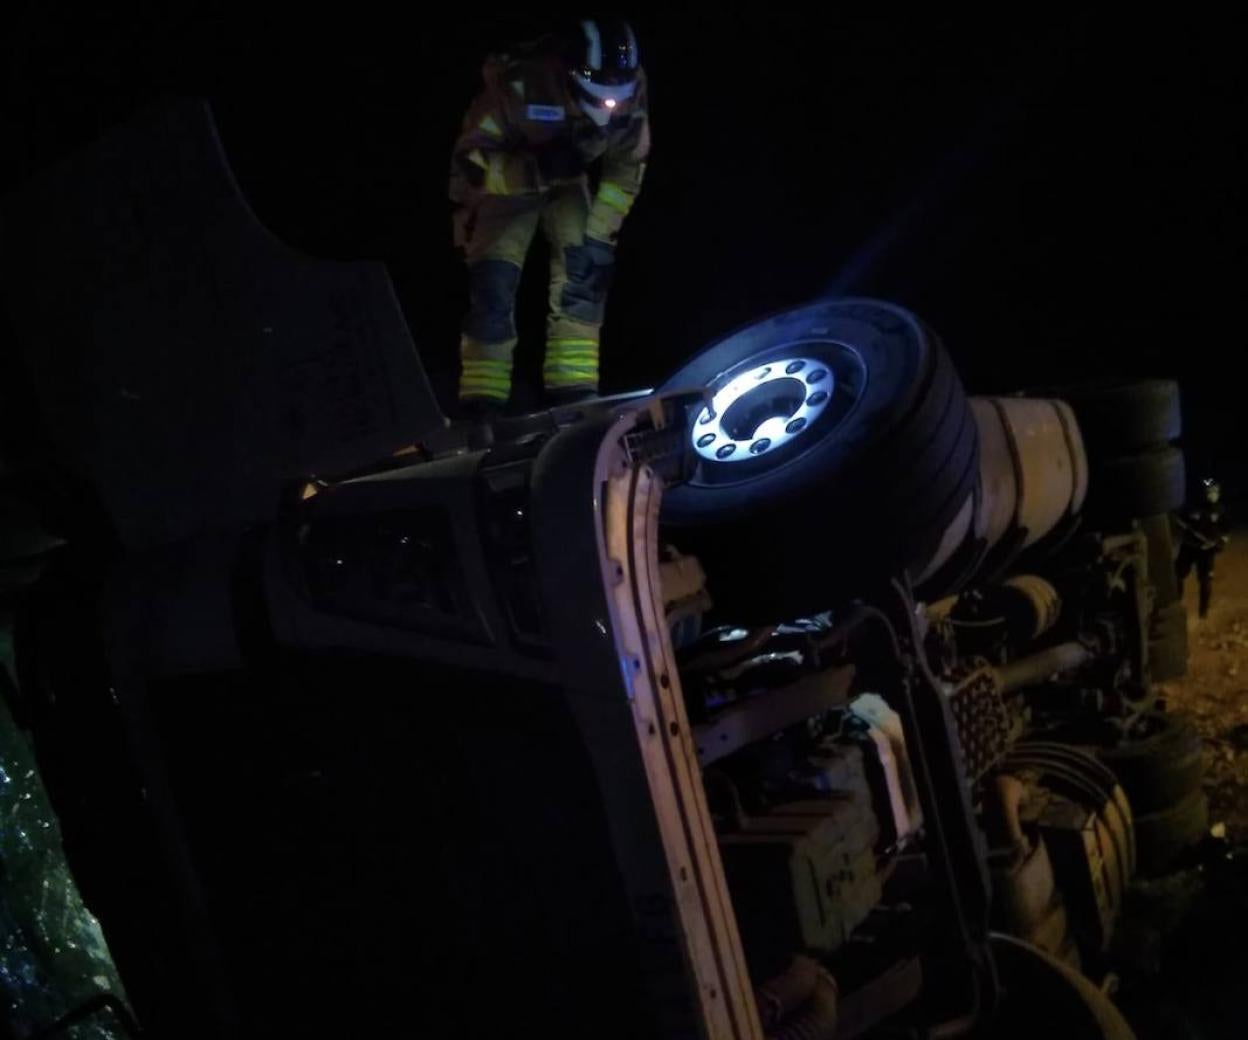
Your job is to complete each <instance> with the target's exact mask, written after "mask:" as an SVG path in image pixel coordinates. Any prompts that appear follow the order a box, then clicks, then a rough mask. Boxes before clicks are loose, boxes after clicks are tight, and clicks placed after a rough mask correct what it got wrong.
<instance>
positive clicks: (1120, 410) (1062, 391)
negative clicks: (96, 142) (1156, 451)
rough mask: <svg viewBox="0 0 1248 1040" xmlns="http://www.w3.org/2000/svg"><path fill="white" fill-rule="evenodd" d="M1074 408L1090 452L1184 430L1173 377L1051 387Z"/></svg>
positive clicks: (1123, 448)
mask: <svg viewBox="0 0 1248 1040" xmlns="http://www.w3.org/2000/svg"><path fill="white" fill-rule="evenodd" d="M1049 396H1052V397H1058V398H1061V399H1062V400H1064V401H1066V402H1067V403H1068V404H1069V405H1070V406H1071V408H1073V409H1074V412H1075V417H1076V418H1077V419H1078V420H1079V429H1080V431H1082V433H1083V439H1084V443H1086V444H1087V446H1088V452H1089V454H1091V455H1092V456H1093V457H1094V458H1107V457H1112V456H1117V455H1127V454H1131V453H1133V452H1138V451H1142V450H1144V449H1146V448H1154V447H1159V446H1161V445H1163V444H1167V443H1169V442H1170V441H1173V440H1176V439H1177V438H1178V437H1179V435H1180V434H1181V433H1182V432H1183V422H1182V414H1181V411H1180V408H1179V385H1178V384H1177V383H1176V382H1174V381H1173V380H1171V379H1142V380H1137V381H1131V382H1102V383H1090V384H1088V385H1085V386H1070V387H1060V388H1058V389H1055V390H1053V391H1051V392H1050V393H1049Z"/></svg>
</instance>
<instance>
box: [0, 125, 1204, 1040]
mask: <svg viewBox="0 0 1248 1040" xmlns="http://www.w3.org/2000/svg"><path fill="white" fill-rule="evenodd" d="M0 240H2V242H3V249H4V251H5V254H6V284H5V290H6V293H7V298H6V300H5V306H6V312H7V314H8V321H9V323H10V326H11V329H10V331H11V338H12V343H11V345H12V346H13V348H14V350H15V351H16V352H17V353H18V354H20V359H21V363H20V365H19V366H17V367H18V368H19V369H20V370H21V372H22V373H23V379H25V380H26V382H25V383H23V384H22V394H23V395H24V396H23V400H25V401H26V402H27V404H29V405H30V410H31V412H32V414H34V415H36V416H37V419H38V425H37V428H38V431H39V443H38V449H39V450H38V451H34V450H33V445H34V440H33V437H34V435H33V434H32V442H31V444H26V445H17V446H15V447H14V448H13V449H12V450H11V451H10V455H11V461H10V464H9V466H8V468H7V469H6V471H5V473H6V477H5V479H6V481H7V486H6V489H5V493H6V495H8V496H9V499H10V500H11V501H12V502H14V503H17V502H20V503H22V508H21V511H20V512H19V511H17V510H16V509H15V510H14V512H13V513H12V516H13V517H18V516H20V517H22V518H24V520H23V522H26V523H27V524H28V526H30V527H31V528H32V530H33V529H34V528H35V525H36V524H37V523H41V524H42V525H43V527H42V528H39V529H38V533H37V534H36V535H31V536H30V537H33V538H34V539H35V540H34V541H33V542H32V541H30V539H29V538H28V539H27V541H25V542H23V543H22V544H25V545H27V546H32V545H33V546H35V547H36V548H35V549H31V550H30V551H29V552H28V553H27V554H26V555H25V556H23V557H22V558H21V559H20V560H18V561H16V563H21V564H22V566H20V567H18V566H16V563H15V562H14V561H9V563H10V564H13V565H12V566H8V567H7V568H6V570H5V571H4V572H3V573H4V574H5V575H6V576H7V577H8V579H9V580H8V584H7V585H6V589H5V597H6V600H5V601H6V604H8V613H7V614H6V616H7V617H9V618H10V629H11V634H12V646H13V661H14V675H13V678H15V680H16V681H15V682H11V683H7V687H8V688H7V694H8V699H9V702H10V704H9V708H10V710H11V712H12V716H13V718H14V719H15V720H16V722H15V723H14V724H13V725H16V726H20V727H21V729H22V731H23V732H25V733H26V734H27V735H28V736H29V738H30V742H31V744H32V745H33V749H34V753H35V756H36V760H37V769H38V772H37V774H36V773H35V772H34V771H33V770H32V772H31V777H32V780H31V782H32V783H38V782H39V778H40V777H41V778H42V786H41V790H42V788H46V792H47V795H48V796H49V798H50V803H51V806H52V807H53V808H54V810H55V813H56V815H57V817H58V818H59V831H57V832H55V833H58V834H60V835H63V846H64V853H65V857H66V859H67V861H68V866H69V869H70V870H72V876H73V879H76V887H77V890H78V891H80V892H81V895H82V898H83V900H84V901H85V904H86V906H87V907H89V908H90V911H91V913H93V914H94V918H90V917H89V915H88V918H86V919H87V920H89V922H90V923H92V924H93V923H94V919H95V918H98V921H99V924H100V929H92V930H91V934H92V935H96V934H98V933H99V932H100V930H101V929H102V935H103V937H104V938H106V939H107V951H108V952H105V951H104V950H103V941H102V940H101V942H100V943H99V946H100V950H99V951H97V956H96V963H97V969H96V970H94V973H93V972H92V971H88V970H87V969H84V968H82V967H81V966H80V965H79V966H78V967H76V968H75V969H74V971H75V972H76V975H75V977H74V978H73V979H71V980H70V981H69V982H68V983H66V984H65V985H67V986H69V988H70V989H72V990H73V991H74V993H75V994H76V996H75V997H74V999H69V998H65V999H62V1000H61V1001H60V1003H59V1004H58V1003H57V1002H56V1001H51V1002H49V1001H47V1000H44V1001H43V1002H41V1003H39V1004H38V1007H37V1009H35V1010H31V1008H33V1007H34V1005H33V1004H29V1005H27V1006H26V1007H25V1009H24V1008H23V1006H22V1002H21V1001H20V1000H17V999H10V1000H9V1001H8V1006H9V1013H10V1015H11V1016H12V1018H13V1021H14V1022H17V1023H19V1024H21V1028H22V1029H24V1030H25V1032H20V1031H18V1034H17V1035H32V1033H35V1032H37V1031H38V1030H40V1029H43V1030H45V1031H46V1030H48V1029H49V1028H51V1029H56V1028H60V1027H61V1026H62V1025H63V1026H65V1028H66V1029H69V1028H73V1029H79V1030H85V1029H88V1028H95V1029H98V1030H100V1031H101V1032H100V1033H98V1034H87V1033H82V1034H80V1035H123V1034H124V1033H125V1032H127V1031H130V1032H136V1031H138V1030H139V1029H140V1028H145V1029H146V1030H148V1031H150V1032H151V1034H152V1035H157V1036H177V1037H180V1038H195V1037H204V1038H208V1037H212V1038H217V1037H232V1036H257V1037H258V1036H266V1037H272V1036H296V1035H299V1036H321V1035H349V1036H363V1035H374V1034H378V1035H380V1034H381V1031H382V1030H387V1031H394V1030H403V1031H404V1032H406V1033H414V1034H419V1035H429V1036H447V1037H450V1036H455V1037H470V1036H485V1035H498V1034H499V1032H500V1031H506V1032H507V1033H516V1032H517V1031H519V1030H520V1029H528V1028H533V1029H536V1030H539V1031H540V1032H541V1033H542V1034H544V1035H547V1036H586V1035H592V1036H600V1037H608V1036H610V1037H614V1036H621V1037H625V1036H627V1037H695V1036H701V1037H715V1038H737V1037H740V1038H746V1037H751V1038H762V1037H768V1038H775V1040H780V1038H786V1040H787V1038H802V1040H813V1038H828V1040H831V1038H847V1037H855V1036H870V1035H878V1036H902V1035H904V1036H918V1035H922V1036H930V1037H953V1036H959V1035H972V1034H974V1035H987V1036H1002V1037H1004V1036H1020V1035H1030V1034H1033V1033H1035V1032H1036V1028H1037V1025H1036V1024H1037V1022H1043V1023H1044V1031H1045V1033H1046V1035H1047V1034H1048V1033H1049V1032H1051V1031H1054V1030H1056V1029H1059V1028H1060V1029H1063V1030H1066V1031H1067V1032H1068V1033H1069V1035H1071V1036H1094V1037H1102V1036H1113V1037H1126V1036H1130V1035H1131V1034H1130V1029H1129V1027H1128V1026H1127V1024H1126V1023H1125V1022H1124V1020H1123V1019H1122V1018H1121V1016H1120V1015H1119V1014H1118V1012H1117V1011H1116V1010H1115V1008H1114V1006H1113V1004H1112V1003H1111V1002H1110V1000H1109V998H1108V997H1107V996H1106V995H1105V987H1104V986H1103V985H1102V981H1103V980H1104V979H1105V978H1106V977H1107V976H1108V975H1109V973H1110V972H1111V970H1112V967H1113V964H1114V958H1115V947H1116V939H1115V933H1116V924H1117V922H1118V920H1119V918H1120V915H1121V913H1122V908H1123V903H1124V897H1125V894H1126V892H1127V890H1128V888H1129V886H1130V885H1131V884H1132V882H1133V879H1134V878H1135V877H1137V876H1138V875H1142V874H1143V875H1147V874H1157V873H1162V872H1165V871H1167V870H1169V869H1170V868H1171V867H1172V866H1173V865H1174V864H1175V863H1176V861H1178V860H1179V859H1180V858H1181V857H1182V856H1183V855H1184V852H1185V850H1186V849H1188V848H1189V847H1190V846H1192V845H1193V844H1194V843H1195V842H1197V841H1199V839H1200V838H1201V836H1202V835H1203V834H1204V832H1205V830H1206V829H1207V819H1206V816H1207V808H1206V805H1205V801H1204V796H1203V794H1202V793H1201V785H1200V780H1201V776H1200V748H1199V741H1198V740H1197V738H1196V736H1195V734H1194V731H1193V730H1192V728H1191V726H1190V724H1189V723H1188V722H1187V721H1186V720H1185V719H1184V718H1183V717H1181V716H1176V715H1173V714H1170V713H1168V712H1167V711H1165V710H1164V705H1162V704H1160V703H1159V701H1158V699H1157V693H1156V685H1155V684H1156V683H1157V682H1159V681H1161V680H1164V679H1167V678H1172V677H1174V676H1177V675H1179V674H1182V672H1183V669H1184V667H1185V661H1186V643H1185V638H1186V623H1185V617H1184V612H1183V606H1182V603H1181V602H1180V599H1179V596H1178V589H1177V587H1176V582H1175V576H1174V563H1173V549H1172V545H1171V538H1170V525H1169V514H1170V513H1171V511H1173V510H1174V509H1176V508H1177V507H1178V506H1179V505H1180V504H1181V503H1182V501H1183V497H1184V490H1185V486H1184V473H1183V458H1182V454H1181V452H1180V451H1179V449H1178V448H1176V447H1175V446H1174V442H1175V441H1176V439H1177V438H1178V436H1179V433H1180V415H1179V407H1178V396H1177V389H1176V387H1175V386H1174V385H1173V384H1172V383H1169V382H1166V381H1145V382H1138V383H1121V384H1106V385H1100V386H1087V387H1071V388H1064V389H1050V390H1046V391H1044V392H1042V393H1036V394H1029V395H1020V396H1007V397H992V398H987V397H985V398H974V397H967V396H966V394H965V392H964V390H963V387H962V384H961V382H960V380H959V378H958V375H957V372H956V370H955V368H954V365H953V362H952V360H951V358H950V355H949V354H948V353H946V351H945V350H944V348H943V347H942V346H941V344H940V342H939V341H938V340H937V338H936V336H935V335H934V333H933V332H932V331H931V330H930V329H929V328H928V327H927V326H925V325H924V324H923V323H922V321H920V320H919V319H918V318H916V317H915V316H914V315H912V314H910V313H908V312H906V311H905V310H903V309H901V308H899V307H896V306H893V305H890V304H887V303H882V302H878V301H872V300H826V301H818V302H814V303H811V304H809V305H806V306H802V307H798V308H795V309H793V310H790V311H787V312H785V313H782V314H778V315H774V316H772V317H769V318H766V319H765V320H762V321H760V322H758V323H756V324H754V325H751V326H749V327H747V328H745V329H742V330H740V331H738V332H736V333H734V334H733V335H730V336H728V337H727V338H726V339H724V340H722V341H721V342H719V343H717V344H715V345H713V346H711V347H709V348H708V349H706V350H704V351H702V352H700V353H697V354H695V355H694V356H693V357H692V359H691V360H690V361H688V362H687V363H686V364H685V365H684V366H683V367H682V368H681V369H680V370H679V371H677V372H676V373H674V374H673V375H672V376H671V377H670V379H668V380H667V381H666V383H665V384H664V385H663V386H661V387H659V388H658V389H656V390H654V391H645V392H639V393H636V394H628V395H622V396H620V397H616V398H609V399H603V400H598V401H592V402H589V403H586V404H584V405H581V406H576V407H568V408H562V409H557V410H554V411H550V412H543V413H539V414H535V415H529V416H522V417H516V418H511V419H503V420H499V421H498V422H496V423H495V424H494V427H493V428H492V430H491V431H490V435H489V436H482V435H481V432H480V431H472V430H464V429H460V428H456V427H452V426H449V425H448V424H447V423H446V422H445V421H444V420H443V419H442V417H441V415H440V414H439V412H438V410H437V407H436V404H435V403H434V400H433V397H432V395H431V394H430V392H429V388H428V384H427V382H426V380H425V377H424V373H423V372H422V371H421V368H420V364H419V361H418V360H417V356H416V353H415V351H414V349H413V347H412V343H411V340H410V338H409V336H408V332H407V327H406V325H405V323H404V321H403V319H402V317H401V316H400V314H399V311H398V309H397V306H396V304H395V301H394V298H393V294H392V293H391V291H390V288H389V284H388V281H387V280H386V277H385V275H384V272H383V271H382V270H381V269H380V268H379V267H376V266H373V265H363V264H331V263H328V262H323V261H315V260H311V259H309V258H307V257H302V256H299V255H297V254H295V253H293V252H292V251H290V250H289V249H287V248H286V247H285V246H283V245H282V244H280V243H278V242H276V241H275V240H274V239H272V238H271V237H270V236H268V235H267V234H266V233H265V232H264V231H263V229H262V228H261V227H260V226H259V224H258V223H257V222H256V221H255V219H254V217H252V215H251V214H250V213H249V212H248V211H247V209H246V207H245V205H244V203H243V202H242V199H241V195H240V194H239V192H238V189H237V187H236V185H235V184H234V182H233V180H232V178H231V176H230V173H229V169H228V165H227V164H226V162H225V160H224V157H223V154H222V151H221V148H220V145H219V143H218V141H217V138H216V135H215V132H214V129H213V126H212V121H211V118H210V115H209V113H208V111H207V109H206V107H204V106H202V105H199V104H194V103H181V104H172V105H168V106H164V107H161V108H160V109H157V110H154V111H152V112H148V113H146V114H144V115H143V116H141V117H139V118H137V119H136V120H135V121H134V122H133V123H131V124H130V125H128V126H126V127H123V128H121V129H119V130H118V131H117V132H115V133H114V134H112V135H110V136H109V137H108V138H107V139H106V140H105V141H103V142H101V143H100V144H99V145H98V146H96V147H95V148H93V149H91V150H89V151H87V152H85V153H83V154H80V155H78V156H76V157H74V158H72V159H70V160H67V161H66V162H65V163H64V164H62V165H61V166H60V167H58V168H56V169H55V170H52V171H49V173H48V174H47V175H46V176H45V177H43V178H41V179H39V180H37V181H36V182H35V183H34V184H32V185H30V186H28V187H27V188H26V189H24V190H23V192H21V193H18V194H17V195H16V196H14V197H12V198H10V199H9V200H8V201H7V202H6V204H5V208H4V214H3V226H2V228H0ZM35 428H36V427H34V426H32V427H31V429H32V430H33V429H35ZM483 444H485V445H488V447H485V448H482V447H480V445H483ZM25 449H32V450H29V451H27V450H25ZM31 459H34V461H33V462H32V461H31ZM24 460H25V461H24ZM50 474H52V475H54V479H52V477H50V476H49V475H50ZM6 544H10V543H6ZM66 878H67V880H66V882H65V883H66V884H67V885H70V886H72V885H73V881H70V880H68V874H67V875H66ZM75 899H76V893H75ZM75 906H77V904H76V903H75ZM77 913H78V916H77V918H76V920H77V921H78V922H79V924H81V923H82V921H83V920H84V918H83V915H84V914H85V913H86V911H85V910H82V909H81V908H79V909H78V911H77ZM44 923H45V924H46V921H45V922H44ZM47 945H48V944H45V946H47ZM50 945H51V947H55V946H56V943H54V942H53V943H51V944H50ZM38 953H39V951H38V950H36V951H35V954H36V955H37V954H38ZM44 953H47V951H46V950H44ZM47 956H48V957H49V958H51V954H48V955H47ZM110 958H111V959H110ZM53 959H54V958H53ZM106 962H107V966H108V970H104V968H102V967H99V965H104V964H106ZM114 963H115V967H116V972H114V971H113V970H112V964H114ZM32 977H33V976H32ZM6 978H8V977H7V976H6V977H5V978H0V984H6ZM40 978H41V979H43V980H44V982H45V983H46V985H45V989H50V988H53V987H55V986H56V985H57V984H58V983H57V978H56V972H55V971H51V970H49V971H46V972H44V974H43V975H41V976H40ZM119 979H120V980H124V986H125V989H124V993H123V992H120V986H121V982H120V981H118V980H119ZM62 981H63V980H62ZM11 982H12V980H11V978H9V979H8V983H11ZM92 994H94V995H92ZM6 995H7V996H9V997H10V998H12V997H13V992H12V990H11V989H10V988H9V987H8V986H7V984H6ZM49 1008H52V1009H54V1010H56V1011H57V1013H58V1014H59V1015H60V1018H59V1019H58V1020H57V1021H50V1020H49V1017H48V1016H49V1015H51V1014H52V1011H51V1010H49ZM40 1016H42V1018H41V1017H40ZM46 1035H51V1034H50V1033H47V1034H46ZM67 1035H73V1034H67Z"/></svg>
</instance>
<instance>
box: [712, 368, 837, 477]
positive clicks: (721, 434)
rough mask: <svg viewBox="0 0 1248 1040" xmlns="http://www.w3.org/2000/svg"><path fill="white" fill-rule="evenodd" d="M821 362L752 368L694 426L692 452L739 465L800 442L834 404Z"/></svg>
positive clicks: (720, 393)
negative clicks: (794, 441) (823, 413)
mask: <svg viewBox="0 0 1248 1040" xmlns="http://www.w3.org/2000/svg"><path fill="white" fill-rule="evenodd" d="M834 383H835V378H834V377H833V375H832V370H831V368H829V367H828V365H827V364H826V363H824V362H822V361H814V360H812V359H810V358H803V357H796V358H794V357H789V358H780V359H777V360H775V361H769V362H767V363H766V364H763V365H756V366H754V367H753V368H751V369H749V370H748V371H745V372H742V373H741V374H740V375H737V376H734V377H733V378H732V380H731V381H729V382H728V383H727V384H725V385H724V386H723V387H721V388H720V389H719V390H717V391H716V392H715V395H714V397H713V398H712V399H711V404H710V406H709V407H707V408H703V409H702V412H701V413H700V414H699V415H698V418H697V419H696V420H695V421H694V424H693V431H692V433H691V437H692V440H693V447H694V450H695V451H697V453H698V454H699V455H700V456H701V457H702V458H704V459H706V460H708V461H710V462H743V461H747V460H750V459H757V458H759V457H760V456H763V455H767V454H769V453H771V452H773V451H775V450H776V449H778V448H781V447H783V446H784V445H786V444H789V443H791V442H792V441H793V440H795V439H796V438H798V437H801V436H802V435H803V434H804V433H805V432H806V431H807V430H809V429H810V427H811V425H812V424H813V423H814V421H815V420H816V419H817V418H818V417H819V415H820V414H821V413H822V412H823V410H824V409H825V408H827V406H828V402H829V401H830V400H831V399H832V388H833V384H834Z"/></svg>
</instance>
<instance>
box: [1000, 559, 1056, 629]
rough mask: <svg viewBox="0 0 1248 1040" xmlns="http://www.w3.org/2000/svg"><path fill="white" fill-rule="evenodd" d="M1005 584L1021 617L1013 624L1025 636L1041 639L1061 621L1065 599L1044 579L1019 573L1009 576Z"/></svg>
mask: <svg viewBox="0 0 1248 1040" xmlns="http://www.w3.org/2000/svg"><path fill="white" fill-rule="evenodd" d="M1001 587H1002V591H1003V592H1004V593H1006V595H1007V596H1008V597H1009V601H1010V602H1009V606H1010V607H1013V613H1014V614H1015V616H1016V617H1017V618H1018V621H1016V623H1015V625H1014V626H1012V627H1016V628H1020V629H1021V630H1022V634H1023V635H1024V637H1025V638H1027V639H1039V638H1040V637H1041V636H1042V635H1044V634H1045V633H1046V632H1048V631H1049V630H1050V629H1052V628H1053V626H1054V625H1056V624H1057V621H1058V618H1060V617H1061V614H1062V598H1061V596H1059V595H1058V592H1057V589H1055V588H1054V587H1053V585H1052V584H1051V583H1050V582H1048V581H1046V580H1045V579H1044V578H1041V577H1039V576H1037V575H1035V574H1019V575H1016V576H1014V577H1013V578H1007V579H1006V580H1005V581H1004V582H1003V583H1002V586H1001ZM1008 609H1009V607H1007V610H1008Z"/></svg>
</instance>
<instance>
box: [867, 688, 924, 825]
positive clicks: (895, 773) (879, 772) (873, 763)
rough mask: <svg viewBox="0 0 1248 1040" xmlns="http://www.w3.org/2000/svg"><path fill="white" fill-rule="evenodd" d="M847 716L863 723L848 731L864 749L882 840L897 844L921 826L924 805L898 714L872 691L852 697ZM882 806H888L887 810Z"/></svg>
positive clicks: (873, 803)
mask: <svg viewBox="0 0 1248 1040" xmlns="http://www.w3.org/2000/svg"><path fill="white" fill-rule="evenodd" d="M850 716H851V720H856V721H857V722H858V723H860V724H862V726H864V727H865V728H859V729H854V728H853V727H852V725H851V733H852V734H854V735H855V736H856V737H857V739H858V740H859V746H860V747H862V748H863V750H864V751H865V752H866V754H865V761H866V764H867V769H866V778H867V782H868V784H870V785H871V789H872V796H873V797H872V803H871V804H872V805H874V806H875V808H876V815H877V817H878V818H879V820H880V836H881V843H882V845H884V846H886V847H891V848H897V847H900V846H902V845H904V844H905V843H906V841H907V840H908V839H909V838H911V837H912V836H913V835H915V834H917V833H918V830H919V828H920V827H922V826H923V809H922V808H921V806H920V805H919V795H918V790H917V788H916V787H915V783H914V771H913V769H912V768H911V766H910V756H909V754H908V753H907V752H906V736H905V733H904V732H902V727H901V716H900V715H898V714H897V713H896V712H895V711H893V709H892V708H890V707H889V706H888V704H887V703H885V701H884V698H883V697H881V696H879V695H878V694H874V693H864V694H862V695H861V696H859V697H857V698H855V699H854V701H853V703H852V704H851V705H850ZM884 806H887V807H888V811H887V813H885V812H884V811H883V807H884Z"/></svg>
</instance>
